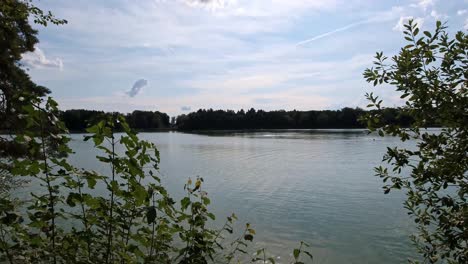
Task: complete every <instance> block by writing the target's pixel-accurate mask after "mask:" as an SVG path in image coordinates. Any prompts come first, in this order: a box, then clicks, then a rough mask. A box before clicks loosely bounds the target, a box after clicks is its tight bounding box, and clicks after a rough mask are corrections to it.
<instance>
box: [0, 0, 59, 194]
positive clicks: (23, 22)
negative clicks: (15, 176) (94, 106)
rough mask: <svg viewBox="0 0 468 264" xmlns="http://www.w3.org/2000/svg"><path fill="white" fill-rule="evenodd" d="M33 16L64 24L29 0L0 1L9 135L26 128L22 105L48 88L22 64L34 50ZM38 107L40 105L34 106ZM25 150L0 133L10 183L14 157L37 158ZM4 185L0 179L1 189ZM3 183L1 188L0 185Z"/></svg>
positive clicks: (3, 122)
mask: <svg viewBox="0 0 468 264" xmlns="http://www.w3.org/2000/svg"><path fill="white" fill-rule="evenodd" d="M30 17H32V18H33V19H34V21H35V23H37V24H40V25H44V26H46V25H47V24H48V23H52V24H57V25H59V24H64V23H66V21H65V20H60V19H57V18H55V17H54V16H53V15H52V14H51V13H50V12H49V13H44V12H43V11H42V10H40V9H39V8H37V7H35V6H34V5H33V4H32V3H31V1H19V0H4V1H2V2H1V4H0V131H2V132H3V133H7V134H10V135H14V134H15V133H16V132H18V131H21V130H23V129H25V127H26V120H25V119H23V117H24V116H25V115H27V114H28V113H27V111H29V110H31V109H28V110H26V109H25V107H27V106H30V105H36V106H38V103H39V101H40V98H41V97H43V96H45V95H47V94H48V93H49V92H50V91H49V90H48V89H47V88H45V87H42V86H39V85H36V84H35V83H34V82H32V81H31V79H30V78H29V75H28V74H27V73H26V71H25V70H24V69H23V68H22V67H21V63H20V60H21V55H22V54H23V53H25V52H32V51H34V45H35V44H36V43H37V42H38V39H37V37H36V35H37V31H36V30H35V29H33V28H32V27H31V25H30V23H29V20H28V19H29V18H30ZM36 110H38V111H39V109H36ZM39 130H40V126H39V125H37V126H35V127H31V131H39ZM32 154H33V153H30V152H28V150H27V146H26V144H23V143H21V142H18V141H15V140H13V137H8V136H2V137H0V159H2V161H3V162H2V163H1V165H0V176H3V177H2V178H3V180H4V181H7V185H8V184H10V183H11V181H10V180H11V179H10V178H9V177H8V175H9V174H8V171H9V168H10V165H11V164H10V163H9V162H7V161H11V160H12V159H13V158H17V157H24V156H29V158H37V157H33V156H32ZM7 185H5V184H2V182H0V189H4V188H6V187H7ZM2 187H3V188H2Z"/></svg>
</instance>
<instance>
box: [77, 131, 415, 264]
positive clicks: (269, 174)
mask: <svg viewBox="0 0 468 264" xmlns="http://www.w3.org/2000/svg"><path fill="white" fill-rule="evenodd" d="M140 136H141V138H143V139H146V140H149V141H152V142H154V143H156V145H157V146H158V148H159V150H160V152H161V164H160V174H161V178H162V179H163V182H164V184H166V186H167V188H168V189H169V191H170V192H171V193H172V195H173V196H175V197H176V198H177V197H181V195H182V193H183V185H184V183H185V182H186V181H187V178H189V177H191V178H195V177H196V176H201V177H203V178H204V179H205V184H204V189H205V190H206V191H207V192H208V193H209V196H210V198H211V200H212V205H211V209H212V211H213V212H214V213H215V214H216V215H217V216H218V219H217V223H216V224H217V225H222V223H223V222H224V220H225V218H224V216H227V215H229V214H231V213H232V212H235V213H236V214H237V215H238V216H239V222H240V223H239V226H238V229H237V230H238V231H240V230H239V229H240V228H241V227H240V225H241V223H242V224H243V223H245V222H250V223H252V225H253V226H254V228H255V229H256V231H257V236H256V238H255V240H254V241H255V243H256V244H257V245H256V247H257V248H261V247H267V248H268V249H269V251H270V252H274V253H275V255H276V258H277V262H279V263H288V261H289V260H290V253H291V252H292V248H294V246H296V245H297V244H298V242H299V241H301V240H302V241H305V242H307V243H309V244H310V245H311V252H312V253H313V254H314V256H315V259H314V263H402V262H405V260H406V259H407V258H408V257H411V256H413V255H414V250H413V248H412V246H411V243H410V241H409V239H408V235H409V234H410V233H411V230H412V228H413V226H412V224H411V219H410V218H409V217H408V216H407V215H406V212H405V211H404V209H403V206H402V202H403V199H404V194H403V193H402V192H393V193H391V194H389V195H384V194H383V192H382V189H381V186H382V182H381V180H380V179H379V178H377V177H374V176H373V174H374V173H373V166H376V165H379V164H380V161H381V157H382V155H383V154H384V152H385V149H386V147H387V146H395V145H401V143H399V142H398V140H397V139H396V138H392V137H385V138H380V137H378V136H373V135H367V134H366V133H364V132H363V131H362V130H305V131H288V130H286V131H273V132H271V131H269V132H267V131H260V132H245V133H232V132H231V133H227V132H226V133H219V132H218V133H213V134H204V135H202V134H185V133H177V132H165V133H141V134H140ZM72 137H73V139H74V140H73V141H72V143H71V147H72V149H74V150H75V151H76V154H75V156H74V157H73V162H74V163H75V164H76V165H79V166H82V167H91V168H94V169H97V170H99V169H102V170H104V168H100V165H99V164H98V163H97V162H96V161H95V159H94V156H95V155H96V153H97V152H96V150H94V149H92V148H91V147H90V146H91V145H90V143H88V142H83V141H82V138H83V135H79V134H75V135H73V136H72Z"/></svg>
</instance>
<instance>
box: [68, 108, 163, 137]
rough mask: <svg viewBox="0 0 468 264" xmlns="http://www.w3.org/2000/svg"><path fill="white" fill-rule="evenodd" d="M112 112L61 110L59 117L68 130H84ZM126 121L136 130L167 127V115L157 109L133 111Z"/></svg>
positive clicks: (127, 115)
mask: <svg viewBox="0 0 468 264" xmlns="http://www.w3.org/2000/svg"><path fill="white" fill-rule="evenodd" d="M108 115H112V113H105V112H103V111H94V110H84V109H73V110H66V111H63V112H62V113H61V115H60V119H61V120H62V121H63V122H64V123H65V126H66V127H67V128H68V129H69V130H70V131H75V132H84V131H86V128H88V126H89V124H93V123H94V122H96V121H97V120H100V119H102V118H104V117H105V116H108ZM125 118H126V121H127V123H128V124H129V126H130V127H131V128H134V129H138V130H152V129H165V128H169V127H170V124H169V116H168V115H167V114H165V113H161V112H159V111H154V112H152V111H138V110H136V111H133V112H132V113H128V114H126V115H125ZM119 129H120V128H119Z"/></svg>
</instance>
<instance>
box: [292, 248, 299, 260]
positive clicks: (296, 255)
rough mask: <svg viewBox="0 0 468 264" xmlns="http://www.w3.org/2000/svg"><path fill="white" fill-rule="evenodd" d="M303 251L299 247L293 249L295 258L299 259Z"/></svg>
mask: <svg viewBox="0 0 468 264" xmlns="http://www.w3.org/2000/svg"><path fill="white" fill-rule="evenodd" d="M300 253H301V251H300V250H299V249H298V248H295V249H294V251H293V255H294V259H295V260H297V259H298V258H299V254H300Z"/></svg>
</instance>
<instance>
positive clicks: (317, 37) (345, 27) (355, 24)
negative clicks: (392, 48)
mask: <svg viewBox="0 0 468 264" xmlns="http://www.w3.org/2000/svg"><path fill="white" fill-rule="evenodd" d="M371 21H373V20H372V19H366V20H362V21H359V22H355V23H351V24H349V25H347V26H344V27H340V28H337V29H335V30H332V31H329V32H327V33H323V34H320V35H317V36H315V37H313V38H310V39H306V40H303V41H301V42H298V43H297V44H296V46H302V45H305V44H307V43H310V42H312V41H315V40H318V39H321V38H325V37H328V36H330V35H333V34H336V33H338V32H341V31H345V30H348V29H350V28H353V27H356V26H359V25H362V24H367V23H370V22H371Z"/></svg>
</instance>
